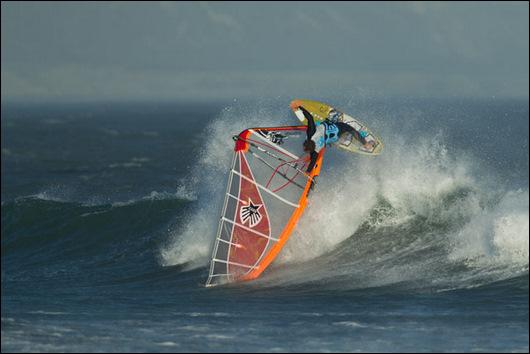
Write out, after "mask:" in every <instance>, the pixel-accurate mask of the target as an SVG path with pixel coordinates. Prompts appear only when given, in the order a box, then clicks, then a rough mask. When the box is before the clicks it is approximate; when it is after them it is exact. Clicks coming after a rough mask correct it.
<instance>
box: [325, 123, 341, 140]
mask: <svg viewBox="0 0 530 354" xmlns="http://www.w3.org/2000/svg"><path fill="white" fill-rule="evenodd" d="M322 124H323V125H324V128H325V136H326V137H325V139H326V140H325V141H324V143H325V145H326V146H328V145H330V144H333V143H336V142H337V141H338V140H339V127H337V126H336V125H335V124H333V123H331V122H327V121H324V122H322Z"/></svg>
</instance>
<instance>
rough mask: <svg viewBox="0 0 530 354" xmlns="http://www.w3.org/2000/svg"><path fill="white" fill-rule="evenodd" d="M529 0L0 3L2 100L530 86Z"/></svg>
mask: <svg viewBox="0 0 530 354" xmlns="http://www.w3.org/2000/svg"><path fill="white" fill-rule="evenodd" d="M528 13H529V5H528V2H317V1H311V2H305V1H304V2H239V1H238V2H47V1H39V2H14V1H11V2H10V1H3V2H2V3H1V20H2V22H1V40H2V41H1V49H2V51H1V81H2V91H1V92H2V95H1V97H2V102H8V101H97V100H201V99H204V100H215V99H232V98H233V99H237V98H248V97H278V96H287V97H312V98H315V99H316V98H318V97H322V96H324V97H329V96H333V95H364V96H368V97H370V96H374V97H386V96H399V97H479V98H480V97H507V98H526V99H528V94H529V80H528V77H529V69H528V68H529V60H528V59H529V37H528V31H529V30H528V28H529V23H528Z"/></svg>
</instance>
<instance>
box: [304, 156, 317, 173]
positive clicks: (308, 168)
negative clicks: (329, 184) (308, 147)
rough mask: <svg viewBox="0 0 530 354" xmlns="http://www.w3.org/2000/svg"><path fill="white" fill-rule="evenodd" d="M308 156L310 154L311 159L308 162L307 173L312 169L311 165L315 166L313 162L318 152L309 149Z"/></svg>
mask: <svg viewBox="0 0 530 354" xmlns="http://www.w3.org/2000/svg"><path fill="white" fill-rule="evenodd" d="M309 156H311V161H310V162H309V166H307V170H306V172H307V173H310V172H311V171H312V170H313V167H315V163H316V162H317V157H318V153H317V152H316V151H311V152H310V153H309Z"/></svg>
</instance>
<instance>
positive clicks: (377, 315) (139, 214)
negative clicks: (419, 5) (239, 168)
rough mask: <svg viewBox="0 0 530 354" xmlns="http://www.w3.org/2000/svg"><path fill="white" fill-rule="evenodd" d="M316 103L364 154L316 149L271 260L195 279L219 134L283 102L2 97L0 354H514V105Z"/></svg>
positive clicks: (517, 233)
mask: <svg viewBox="0 0 530 354" xmlns="http://www.w3.org/2000/svg"><path fill="white" fill-rule="evenodd" d="M329 101H330V102H344V104H343V105H341V107H340V108H342V109H343V110H345V111H347V112H350V113H352V114H354V115H356V116H358V117H359V118H360V119H361V120H363V121H366V122H367V123H369V124H370V127H371V128H373V130H374V131H376V132H377V133H378V134H379V135H381V136H382V138H383V140H384V142H385V150H384V151H383V154H382V155H380V156H378V157H375V158H367V157H361V156H357V155H352V154H348V153H345V152H343V151H339V150H337V149H333V148H331V149H329V151H328V152H327V154H326V157H325V160H324V166H323V168H322V171H321V175H320V177H319V181H318V184H317V188H316V190H315V191H314V192H313V193H312V195H311V198H310V204H309V205H308V207H307V209H306V211H305V214H304V215H303V217H302V218H301V219H300V221H299V224H298V227H297V228H296V230H295V232H294V233H293V234H292V235H291V237H290V239H289V241H288V242H287V244H286V245H285V247H284V248H283V250H282V252H281V253H280V256H279V257H278V258H277V259H276V260H275V262H274V263H273V264H272V265H271V266H270V267H269V268H268V269H267V270H266V271H265V272H264V273H263V275H262V276H261V277H260V278H259V279H257V280H256V281H252V282H247V283H241V284H233V285H229V286H225V287H218V288H214V289H205V288H204V287H203V285H204V282H205V280H206V277H207V272H208V269H207V267H208V262H209V257H210V253H211V247H212V245H213V241H214V237H215V233H216V228H217V221H218V217H219V216H220V215H219V214H220V208H221V204H222V201H223V193H224V191H225V187H226V181H227V176H228V175H227V172H228V171H227V166H228V165H229V163H230V160H231V157H232V153H233V152H232V151H233V150H232V149H233V141H232V139H231V136H232V135H235V134H237V133H239V132H240V131H241V130H243V129H245V128H247V127H250V126H274V125H288V124H289V125H292V124H293V123H295V122H296V121H295V120H294V118H293V117H290V116H289V114H290V113H289V110H288V108H287V105H286V104H285V102H288V99H280V98H278V99H271V100H269V101H263V100H262V101H259V102H258V101H254V102H250V101H249V102H231V103H219V104H211V105H203V104H192V103H190V104H182V105H172V104H143V105H139V104H138V105H125V104H123V105H109V104H107V105H92V106H91V105H85V106H68V107H54V106H44V107H40V106H39V107H30V106H14V107H5V106H2V110H3V111H2V169H1V173H2V181H1V183H2V204H1V213H2V225H1V231H2V238H1V241H2V244H1V246H2V351H13V352H28V351H86V352H92V351H145V352H148V351H149V352H159V351H226V352H252V351H256V348H258V347H259V348H270V350H271V351H308V352H319V351H341V352H351V351H375V352H392V351H400V352H409V351H514V352H528V258H529V256H528V249H529V247H528V233H529V230H528V228H529V227H528V224H529V194H528V165H529V163H528V161H529V159H528V102H526V101H525V102H519V101H499V102H497V101H494V102H491V101H466V100H450V101H449V100H448V101H431V100H429V101H412V100H401V101H386V102H381V101H377V102H376V101H374V100H370V99H367V98H364V99H356V100H353V99H349V98H348V97H343V98H334V99H330V100H329ZM283 107H285V109H284V108H283ZM175 112H178V113H177V114H176V113H175ZM499 132H502V134H499ZM506 136H508V137H509V139H507V138H506ZM281 333H289V334H290V335H289V336H285V335H282V334H281ZM402 338H407V339H408V340H407V341H403V340H402Z"/></svg>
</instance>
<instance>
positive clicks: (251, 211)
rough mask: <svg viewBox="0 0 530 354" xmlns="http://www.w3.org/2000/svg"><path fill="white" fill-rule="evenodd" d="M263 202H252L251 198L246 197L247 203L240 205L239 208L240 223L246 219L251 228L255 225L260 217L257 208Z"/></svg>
mask: <svg viewBox="0 0 530 354" xmlns="http://www.w3.org/2000/svg"><path fill="white" fill-rule="evenodd" d="M262 206H263V204H254V203H253V202H252V199H250V198H248V205H246V206H242V207H241V209H239V217H240V218H241V222H242V224H245V223H246V222H247V221H248V226H250V227H251V228H252V227H254V226H256V225H257V224H258V223H259V222H260V221H261V219H262V216H261V213H260V212H259V209H260V208H261V207H262Z"/></svg>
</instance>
